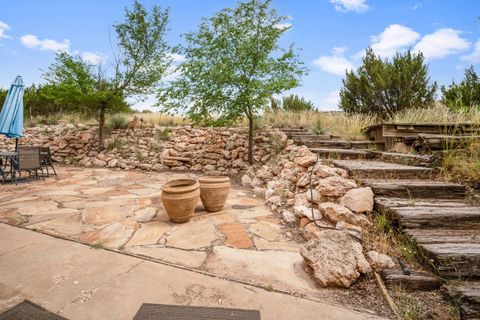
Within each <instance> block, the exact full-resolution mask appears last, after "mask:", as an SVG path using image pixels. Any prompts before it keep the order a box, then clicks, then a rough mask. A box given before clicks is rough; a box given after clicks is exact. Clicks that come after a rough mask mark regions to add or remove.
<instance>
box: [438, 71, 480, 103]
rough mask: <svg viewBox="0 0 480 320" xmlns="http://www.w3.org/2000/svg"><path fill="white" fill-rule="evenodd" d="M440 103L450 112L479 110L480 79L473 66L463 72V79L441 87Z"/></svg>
mask: <svg viewBox="0 0 480 320" xmlns="http://www.w3.org/2000/svg"><path fill="white" fill-rule="evenodd" d="M442 95H443V96H442V102H443V103H444V104H445V105H447V106H448V108H449V109H450V110H452V111H455V112H459V111H468V110H471V109H480V78H479V77H478V75H477V73H476V72H475V70H474V69H473V66H471V67H470V68H468V69H466V70H465V79H463V80H462V81H461V82H460V83H458V84H457V83H455V82H452V84H451V85H449V86H448V87H445V86H443V87H442Z"/></svg>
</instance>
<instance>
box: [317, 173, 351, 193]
mask: <svg viewBox="0 0 480 320" xmlns="http://www.w3.org/2000/svg"><path fill="white" fill-rule="evenodd" d="M357 187H358V186H357V184H356V183H355V182H353V181H351V180H348V179H345V178H342V177H327V178H325V179H321V180H320V181H319V183H318V186H317V190H318V191H319V192H320V194H321V195H322V196H326V197H341V196H343V195H345V193H347V192H348V191H349V190H351V189H354V188H357Z"/></svg>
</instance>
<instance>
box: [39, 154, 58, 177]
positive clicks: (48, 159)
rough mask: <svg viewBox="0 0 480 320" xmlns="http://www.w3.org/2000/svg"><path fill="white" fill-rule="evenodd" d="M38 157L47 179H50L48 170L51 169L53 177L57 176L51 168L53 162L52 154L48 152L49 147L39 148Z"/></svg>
mask: <svg viewBox="0 0 480 320" xmlns="http://www.w3.org/2000/svg"><path fill="white" fill-rule="evenodd" d="M40 157H41V160H42V166H43V167H44V168H45V169H47V177H50V172H49V170H48V168H49V167H50V168H52V171H53V175H54V176H57V172H56V171H55V168H54V167H53V160H52V153H51V151H50V147H40Z"/></svg>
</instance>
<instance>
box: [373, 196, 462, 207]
mask: <svg viewBox="0 0 480 320" xmlns="http://www.w3.org/2000/svg"><path fill="white" fill-rule="evenodd" d="M375 204H376V205H378V206H379V208H383V209H389V208H396V207H413V206H423V207H465V206H467V203H466V202H465V201H464V200H463V199H462V200H455V199H452V200H451V199H428V198H427V199H405V198H384V197H375Z"/></svg>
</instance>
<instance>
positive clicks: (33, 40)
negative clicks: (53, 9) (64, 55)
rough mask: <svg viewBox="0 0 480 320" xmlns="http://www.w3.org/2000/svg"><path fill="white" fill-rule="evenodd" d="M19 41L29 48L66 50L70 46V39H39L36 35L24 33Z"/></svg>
mask: <svg viewBox="0 0 480 320" xmlns="http://www.w3.org/2000/svg"><path fill="white" fill-rule="evenodd" d="M20 41H21V42H22V43H23V45H25V46H26V47H28V48H31V49H40V50H51V51H68V49H69V48H70V41H69V40H68V39H64V40H63V41H62V42H58V41H55V40H52V39H43V40H40V39H39V38H38V37H37V36H35V35H33V34H26V35H24V36H21V37H20Z"/></svg>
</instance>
